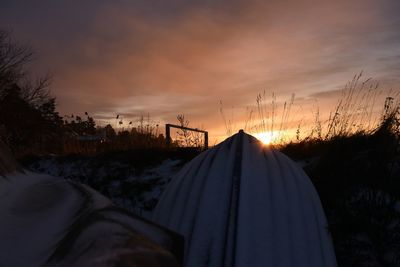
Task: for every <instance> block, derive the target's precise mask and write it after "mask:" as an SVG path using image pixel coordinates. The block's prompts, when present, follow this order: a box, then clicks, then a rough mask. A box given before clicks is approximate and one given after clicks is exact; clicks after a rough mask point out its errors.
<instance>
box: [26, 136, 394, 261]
mask: <svg viewBox="0 0 400 267" xmlns="http://www.w3.org/2000/svg"><path fill="white" fill-rule="evenodd" d="M279 149H280V150H281V151H282V152H283V153H285V154H286V155H288V156H289V157H291V158H292V159H293V160H295V161H296V162H298V164H300V165H301V166H302V167H303V169H304V170H305V171H306V173H307V174H308V175H309V177H310V178H311V180H312V182H313V183H314V185H315V187H316V189H317V191H318V193H319V195H320V198H321V201H322V204H323V206H324V209H325V213H326V215H327V218H328V222H329V229H330V231H331V233H332V237H333V241H334V245H335V251H336V256H337V259H338V263H339V265H340V266H400V156H399V154H400V153H399V146H398V136H397V135H393V134H390V133H389V132H388V131H383V130H382V131H379V130H378V131H376V132H375V133H373V134H368V135H365V134H359V135H354V136H351V137H336V138H334V139H331V140H329V141H316V140H307V141H303V142H301V143H297V144H289V145H286V146H284V147H281V148H279ZM199 153H200V151H198V150H195V149H180V150H173V151H166V150H132V151H124V152H113V153H108V154H102V155H96V156H80V155H71V156H45V157H29V158H24V159H22V162H23V164H24V166H25V167H27V168H28V169H31V170H33V171H35V172H41V173H48V174H52V175H55V176H61V177H64V178H66V179H72V180H75V181H79V182H82V183H85V184H88V185H90V186H91V187H93V188H94V189H96V190H98V191H100V192H101V193H103V194H104V195H106V196H108V197H109V198H111V199H112V200H113V201H114V203H116V204H117V205H119V206H121V207H124V208H127V209H129V210H131V211H133V212H135V213H137V214H139V215H142V216H148V215H149V214H150V212H151V211H152V209H153V208H154V207H155V205H156V204H157V201H158V198H159V196H160V194H161V193H162V191H163V189H164V188H165V186H166V185H167V184H168V182H169V181H170V180H171V178H172V177H173V175H174V174H175V173H177V172H178V171H179V170H180V169H181V168H182V166H183V165H184V164H185V163H186V162H188V161H190V160H191V159H192V158H194V157H195V156H196V155H198V154H199Z"/></svg>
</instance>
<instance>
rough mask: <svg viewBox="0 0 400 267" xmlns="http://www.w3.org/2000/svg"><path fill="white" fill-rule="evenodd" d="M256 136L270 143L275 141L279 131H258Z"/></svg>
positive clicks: (265, 142) (263, 141)
mask: <svg viewBox="0 0 400 267" xmlns="http://www.w3.org/2000/svg"><path fill="white" fill-rule="evenodd" d="M254 136H255V137H256V138H257V139H258V140H260V141H261V142H262V143H263V144H264V145H270V144H271V143H273V142H274V141H275V140H276V139H277V137H278V133H277V132H263V133H256V134H254Z"/></svg>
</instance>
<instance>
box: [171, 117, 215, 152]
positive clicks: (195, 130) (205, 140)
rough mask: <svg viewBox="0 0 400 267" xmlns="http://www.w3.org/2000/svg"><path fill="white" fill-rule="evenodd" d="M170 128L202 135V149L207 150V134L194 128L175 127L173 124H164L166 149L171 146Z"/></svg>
mask: <svg viewBox="0 0 400 267" xmlns="http://www.w3.org/2000/svg"><path fill="white" fill-rule="evenodd" d="M171 128H177V129H181V130H186V131H193V132H198V133H203V134H204V149H208V132H207V131H204V130H199V129H195V128H189V127H184V126H180V125H175V124H169V123H167V124H165V136H166V144H167V147H170V146H171V140H172V139H171Z"/></svg>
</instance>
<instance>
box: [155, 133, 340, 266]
mask: <svg viewBox="0 0 400 267" xmlns="http://www.w3.org/2000/svg"><path fill="white" fill-rule="evenodd" d="M153 219H154V221H155V222H157V223H160V224H161V225H163V226H165V227H167V228H169V229H171V230H173V231H176V232H178V233H180V234H182V235H183V236H184V237H185V254H184V255H185V256H184V266H187V267H205V266H208V267H221V266H239V267H245V266H253V267H256V266H260V267H261V266H279V267H282V266H283V267H284V266H307V267H310V266H315V267H323V266H336V259H335V255H334V250H333V246H332V242H331V238H330V234H329V231H328V228H327V222H326V219H325V215H324V212H323V209H322V206H321V203H320V200H319V197H318V195H317V193H316V191H315V189H314V187H313V185H312V183H311V182H310V180H309V178H308V177H307V175H306V174H305V173H304V172H303V170H302V169H301V168H300V167H298V166H297V165H296V164H295V163H294V162H292V161H291V160H290V159H289V158H287V157H286V156H285V155H283V154H281V153H280V152H277V151H275V150H271V149H268V148H266V147H264V146H263V145H262V144H261V143H260V142H259V141H258V140H257V139H255V138H254V137H252V136H250V135H247V134H245V133H244V132H239V133H238V134H236V135H234V136H233V137H231V138H229V139H227V140H226V141H224V142H223V143H221V144H219V145H217V146H216V147H214V148H213V149H210V150H208V151H206V152H204V153H202V154H201V155H199V156H198V157H197V158H195V159H194V160H192V161H191V162H190V163H189V164H187V165H186V166H185V167H184V168H183V169H182V170H181V171H180V173H178V174H177V175H176V176H175V177H174V178H173V179H172V181H171V183H170V184H169V185H168V187H167V189H166V191H165V192H164V194H163V195H162V197H161V199H160V201H159V203H158V205H157V207H156V209H155V211H154V216H153Z"/></svg>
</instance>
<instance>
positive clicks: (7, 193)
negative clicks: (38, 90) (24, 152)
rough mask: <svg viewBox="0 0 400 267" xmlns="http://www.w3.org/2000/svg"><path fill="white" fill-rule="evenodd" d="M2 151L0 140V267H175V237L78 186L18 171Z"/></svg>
mask: <svg viewBox="0 0 400 267" xmlns="http://www.w3.org/2000/svg"><path fill="white" fill-rule="evenodd" d="M5 150H6V149H5V148H4V146H3V145H2V144H1V141H0V167H1V166H2V168H1V169H0V266H13V267H18V266H21V267H26V266H29V267H39V266H65V267H67V266H68V267H69V266H96V267H99V266H134V267H136V266H143V267H150V266H152V267H161V266H162V267H164V266H174V267H176V266H178V265H179V264H178V262H177V259H176V257H175V256H174V255H173V253H177V254H179V249H180V248H179V244H180V238H179V236H177V235H176V234H174V233H172V232H170V231H168V230H166V229H163V228H161V227H159V226H157V225H155V224H153V223H150V222H147V221H145V220H143V219H141V218H139V217H137V216H135V215H133V214H130V213H128V212H126V211H124V210H123V209H120V208H117V207H115V206H113V205H112V203H111V202H110V200H108V199H107V198H105V197H104V196H102V195H101V194H99V193H98V192H96V191H94V190H93V189H91V188H89V187H87V186H84V185H82V184H79V183H74V182H71V181H68V180H65V179H61V178H56V177H52V176H49V175H40V174H36V173H31V172H25V173H22V172H20V171H18V170H20V168H19V167H18V166H17V164H16V162H15V161H13V160H12V159H11V157H10V155H9V153H7V152H6V151H5ZM178 256H179V255H178Z"/></svg>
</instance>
